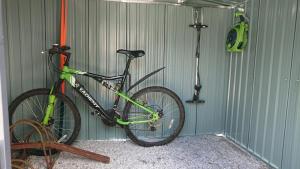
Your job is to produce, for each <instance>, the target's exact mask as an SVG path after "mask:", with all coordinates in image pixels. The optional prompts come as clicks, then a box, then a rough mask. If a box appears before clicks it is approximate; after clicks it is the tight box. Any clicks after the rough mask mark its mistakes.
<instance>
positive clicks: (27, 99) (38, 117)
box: [9, 88, 81, 155]
mask: <svg viewBox="0 0 300 169" xmlns="http://www.w3.org/2000/svg"><path fill="white" fill-rule="evenodd" d="M49 94H50V90H49V89H46V88H43V89H34V90H30V91H28V92H25V93H23V94H21V95H20V96H18V97H17V98H16V99H15V100H14V101H13V102H12V103H11V104H10V106H9V124H10V125H12V124H14V123H15V122H17V121H19V120H22V119H29V120H34V121H37V122H39V123H41V122H42V120H43V118H44V115H45V110H46V107H47V106H48V99H49ZM55 96H56V103H55V105H54V112H53V117H52V120H50V121H49V125H48V126H46V127H47V128H48V129H49V130H50V131H51V133H52V134H53V135H54V137H55V138H56V139H57V140H59V139H61V143H64V144H68V145H70V144H72V143H73V142H74V140H75V139H76V138H77V136H78V134H79V131H80V125H81V118H80V114H79V112H78V109H77V107H76V106H75V104H74V103H73V102H72V101H71V100H70V99H69V98H68V97H67V96H65V95H63V94H61V93H57V94H56V95H55ZM12 139H13V142H24V141H25V140H26V141H27V142H38V141H40V136H39V135H38V133H37V132H36V131H35V130H33V128H32V127H30V126H26V125H19V126H17V127H16V128H15V130H14V131H13V132H12ZM29 153H30V154H32V155H43V154H44V152H43V150H41V149H35V150H32V151H29ZM52 153H55V151H52Z"/></svg>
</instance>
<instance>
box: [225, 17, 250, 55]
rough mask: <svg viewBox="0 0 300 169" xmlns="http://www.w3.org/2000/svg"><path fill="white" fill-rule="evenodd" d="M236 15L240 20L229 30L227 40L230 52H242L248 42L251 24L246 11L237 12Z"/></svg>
mask: <svg viewBox="0 0 300 169" xmlns="http://www.w3.org/2000/svg"><path fill="white" fill-rule="evenodd" d="M235 17H237V18H239V22H238V23H236V24H235V26H234V27H233V28H232V29H231V30H230V31H229V33H228V35H227V40H226V50H227V51H228V52H242V51H243V50H244V49H245V47H246V45H247V42H248V29H249V25H248V23H247V22H246V20H245V16H244V13H242V12H236V13H235Z"/></svg>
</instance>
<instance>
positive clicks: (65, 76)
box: [42, 66, 159, 125]
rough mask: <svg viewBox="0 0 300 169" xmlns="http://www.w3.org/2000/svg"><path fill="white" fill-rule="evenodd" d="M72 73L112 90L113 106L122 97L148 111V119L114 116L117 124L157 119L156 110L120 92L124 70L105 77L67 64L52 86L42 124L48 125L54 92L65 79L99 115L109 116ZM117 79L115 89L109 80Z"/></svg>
mask: <svg viewBox="0 0 300 169" xmlns="http://www.w3.org/2000/svg"><path fill="white" fill-rule="evenodd" d="M127 69H128V68H127ZM74 75H84V76H88V77H92V78H93V79H95V80H96V81H98V82H100V83H101V84H102V85H103V86H105V87H106V88H107V89H109V90H112V91H113V92H114V93H115V95H116V96H117V99H116V101H115V104H114V108H115V107H117V106H118V102H119V98H123V99H125V100H126V101H128V102H131V103H132V104H133V105H134V106H136V107H138V108H141V109H142V110H144V111H145V112H146V113H149V117H150V119H138V117H139V116H137V117H134V119H133V118H131V119H122V118H118V117H115V119H114V120H115V121H116V123H117V124H119V125H129V124H142V123H151V122H155V121H157V120H158V119H159V115H158V112H156V111H154V110H153V109H152V108H150V107H146V106H145V105H144V104H142V103H140V102H138V101H136V100H133V99H131V98H130V97H129V96H128V95H126V93H123V92H122V89H123V85H124V83H125V79H126V76H127V74H126V73H125V72H124V75H119V76H113V77H107V76H102V75H96V74H92V73H88V72H83V71H80V70H75V69H71V68H69V67H68V66H64V67H63V69H62V71H61V73H60V80H59V81H58V82H57V85H55V86H54V87H52V90H51V92H50V95H49V100H48V106H47V109H46V113H45V116H44V118H43V121H42V124H44V125H48V124H49V120H50V119H51V118H52V117H53V111H54V107H55V103H56V96H55V92H58V91H59V88H60V86H61V83H62V82H63V81H67V82H68V83H69V84H70V85H71V86H72V87H73V88H74V89H75V91H77V92H78V93H79V94H80V95H81V96H82V97H83V99H84V100H85V101H86V102H87V103H88V104H89V105H90V106H91V107H93V108H94V109H96V110H97V111H98V112H100V116H101V117H102V118H109V117H110V116H109V115H108V113H109V112H107V111H105V110H104V109H103V107H102V106H101V105H100V104H99V103H98V102H97V101H96V100H95V99H94V98H93V97H92V96H91V95H90V93H89V92H88V91H87V90H86V89H85V88H84V86H83V85H81V84H80V83H79V82H78V81H77V80H76V78H75V77H74ZM118 79H121V80H122V83H121V88H120V89H117V88H116V87H114V84H112V83H111V82H109V81H110V80H118ZM145 112H144V113H145ZM141 117H143V118H145V116H141Z"/></svg>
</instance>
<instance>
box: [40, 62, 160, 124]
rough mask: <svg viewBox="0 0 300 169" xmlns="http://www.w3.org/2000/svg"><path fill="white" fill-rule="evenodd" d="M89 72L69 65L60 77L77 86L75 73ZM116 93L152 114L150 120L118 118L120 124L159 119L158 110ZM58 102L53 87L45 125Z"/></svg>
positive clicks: (116, 92)
mask: <svg viewBox="0 0 300 169" xmlns="http://www.w3.org/2000/svg"><path fill="white" fill-rule="evenodd" d="M86 73H87V72H83V71H80V70H75V69H71V68H69V67H68V66H64V68H63V70H62V72H61V73H60V76H59V77H60V79H61V80H65V81H67V82H68V84H70V85H71V86H72V87H75V81H76V79H75V77H74V76H73V75H74V74H77V75H84V74H86ZM114 92H115V94H116V95H117V96H120V97H121V98H123V99H125V100H126V101H129V102H131V103H132V104H133V105H134V106H136V107H139V108H141V109H143V110H144V111H146V112H147V113H149V115H151V116H152V118H151V119H149V120H136V121H134V120H133V121H127V120H126V121H125V120H124V119H122V118H117V119H116V122H117V123H118V124H119V125H129V124H142V123H149V122H155V121H157V120H158V119H159V115H158V113H157V112H155V111H153V110H152V109H151V108H148V107H145V106H143V104H142V103H139V102H138V101H135V100H132V99H131V98H130V97H129V96H128V95H126V94H125V93H123V92H119V91H114ZM55 103H56V96H55V95H53V87H52V89H51V92H50V95H49V101H48V106H47V109H46V113H45V116H44V118H43V121H42V124H44V125H48V123H49V119H50V118H51V117H52V116H53V111H54V106H55Z"/></svg>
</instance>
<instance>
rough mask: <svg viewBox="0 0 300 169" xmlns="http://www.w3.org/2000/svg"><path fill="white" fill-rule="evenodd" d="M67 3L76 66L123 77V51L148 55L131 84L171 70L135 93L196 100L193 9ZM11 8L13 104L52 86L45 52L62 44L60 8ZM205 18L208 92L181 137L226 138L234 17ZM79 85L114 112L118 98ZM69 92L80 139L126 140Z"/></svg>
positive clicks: (11, 2)
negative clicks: (167, 91)
mask: <svg viewBox="0 0 300 169" xmlns="http://www.w3.org/2000/svg"><path fill="white" fill-rule="evenodd" d="M68 2H69V7H68V9H69V10H68V11H69V15H68V16H69V18H68V35H67V37H68V44H69V45H70V46H71V47H72V50H71V52H72V56H73V57H72V59H71V66H72V67H76V68H78V69H82V70H87V71H90V72H95V73H98V74H104V75H116V74H119V73H122V71H123V68H124V66H125V65H124V64H125V60H126V58H125V57H124V56H122V55H117V54H116V50H117V49H119V48H124V49H143V50H145V51H146V56H145V57H143V58H139V59H136V60H134V61H133V64H132V67H131V73H132V82H135V81H136V80H137V79H139V78H141V77H142V76H144V75H145V74H147V73H150V72H151V71H154V70H156V69H158V68H160V67H163V66H166V67H167V68H166V69H165V70H164V71H163V72H160V73H159V74H157V75H155V76H154V77H151V78H150V79H149V80H147V81H146V82H145V83H143V84H141V85H140V86H138V87H137V88H136V89H135V91H137V90H138V89H141V88H143V87H145V86H150V85H163V86H166V87H169V88H171V89H172V90H174V91H175V92H176V93H177V94H178V95H179V96H180V97H181V98H182V100H183V101H185V100H188V99H190V98H191V97H192V93H193V85H194V84H193V83H194V70H195V67H194V66H195V63H194V62H195V58H194V53H195V46H196V44H195V43H196V31H195V30H193V29H191V28H189V27H188V24H190V23H192V20H193V18H192V8H189V7H177V6H168V5H150V4H126V3H119V2H104V1H99V0H69V1H68ZM6 3H7V25H8V26H7V27H8V28H7V30H8V33H7V35H8V36H7V37H8V42H9V45H8V59H9V78H10V79H11V80H10V86H11V90H10V92H9V93H10V100H12V99H14V98H15V97H16V96H17V95H19V94H20V93H22V92H24V91H25V90H28V89H32V88H36V87H43V86H46V85H48V84H49V82H48V80H47V79H51V75H50V74H49V72H48V70H47V66H46V59H45V58H42V56H41V55H40V52H39V51H41V50H42V49H44V48H46V47H49V46H50V44H51V43H55V42H58V41H57V39H58V35H59V31H58V30H59V20H58V17H59V1H37V0H26V1H21V0H7V1H6ZM36 8H38V9H36ZM32 9H36V10H32ZM203 14H204V17H203V18H204V23H206V24H208V25H209V28H208V29H207V30H203V33H202V35H203V36H202V39H201V44H202V47H201V59H200V62H201V65H200V67H201V80H202V83H203V89H202V91H201V92H202V97H203V99H205V100H206V103H205V104H201V105H198V106H196V105H189V104H185V108H186V123H185V127H184V129H183V132H182V135H195V134H203V133H220V132H223V131H224V118H225V111H224V110H225V103H226V93H227V87H226V85H227V76H228V71H227V70H228V64H229V58H228V57H224V55H225V53H224V41H225V34H226V32H227V31H228V29H229V26H228V24H229V23H230V22H231V17H230V16H231V11H229V10H224V9H205V10H204V11H203ZM220 39H221V40H220ZM208 65H209V66H208ZM20 72H21V73H20ZM26 79H30V80H26ZM79 80H80V81H81V82H82V83H83V84H84V85H85V86H86V87H87V88H88V89H89V91H90V92H91V93H93V94H94V96H95V98H96V99H97V100H99V102H100V103H103V105H104V107H106V108H109V107H110V106H111V105H112V102H111V101H108V100H112V98H113V94H112V93H111V92H109V91H106V89H105V88H103V87H102V86H100V85H99V84H98V83H96V82H95V81H93V80H91V79H88V78H85V77H79ZM68 91H69V92H68V95H69V96H71V97H75V102H76V105H78V108H79V110H80V112H81V117H82V128H81V133H80V139H109V138H124V137H125V133H124V131H123V130H122V129H119V128H110V127H106V126H105V125H104V124H103V123H102V121H101V119H98V118H94V117H93V116H91V115H90V112H91V111H92V110H91V109H90V108H89V107H88V106H87V105H85V104H84V103H82V101H81V100H80V99H79V98H77V96H76V95H74V93H73V92H70V91H71V90H68ZM133 92H134V91H133Z"/></svg>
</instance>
